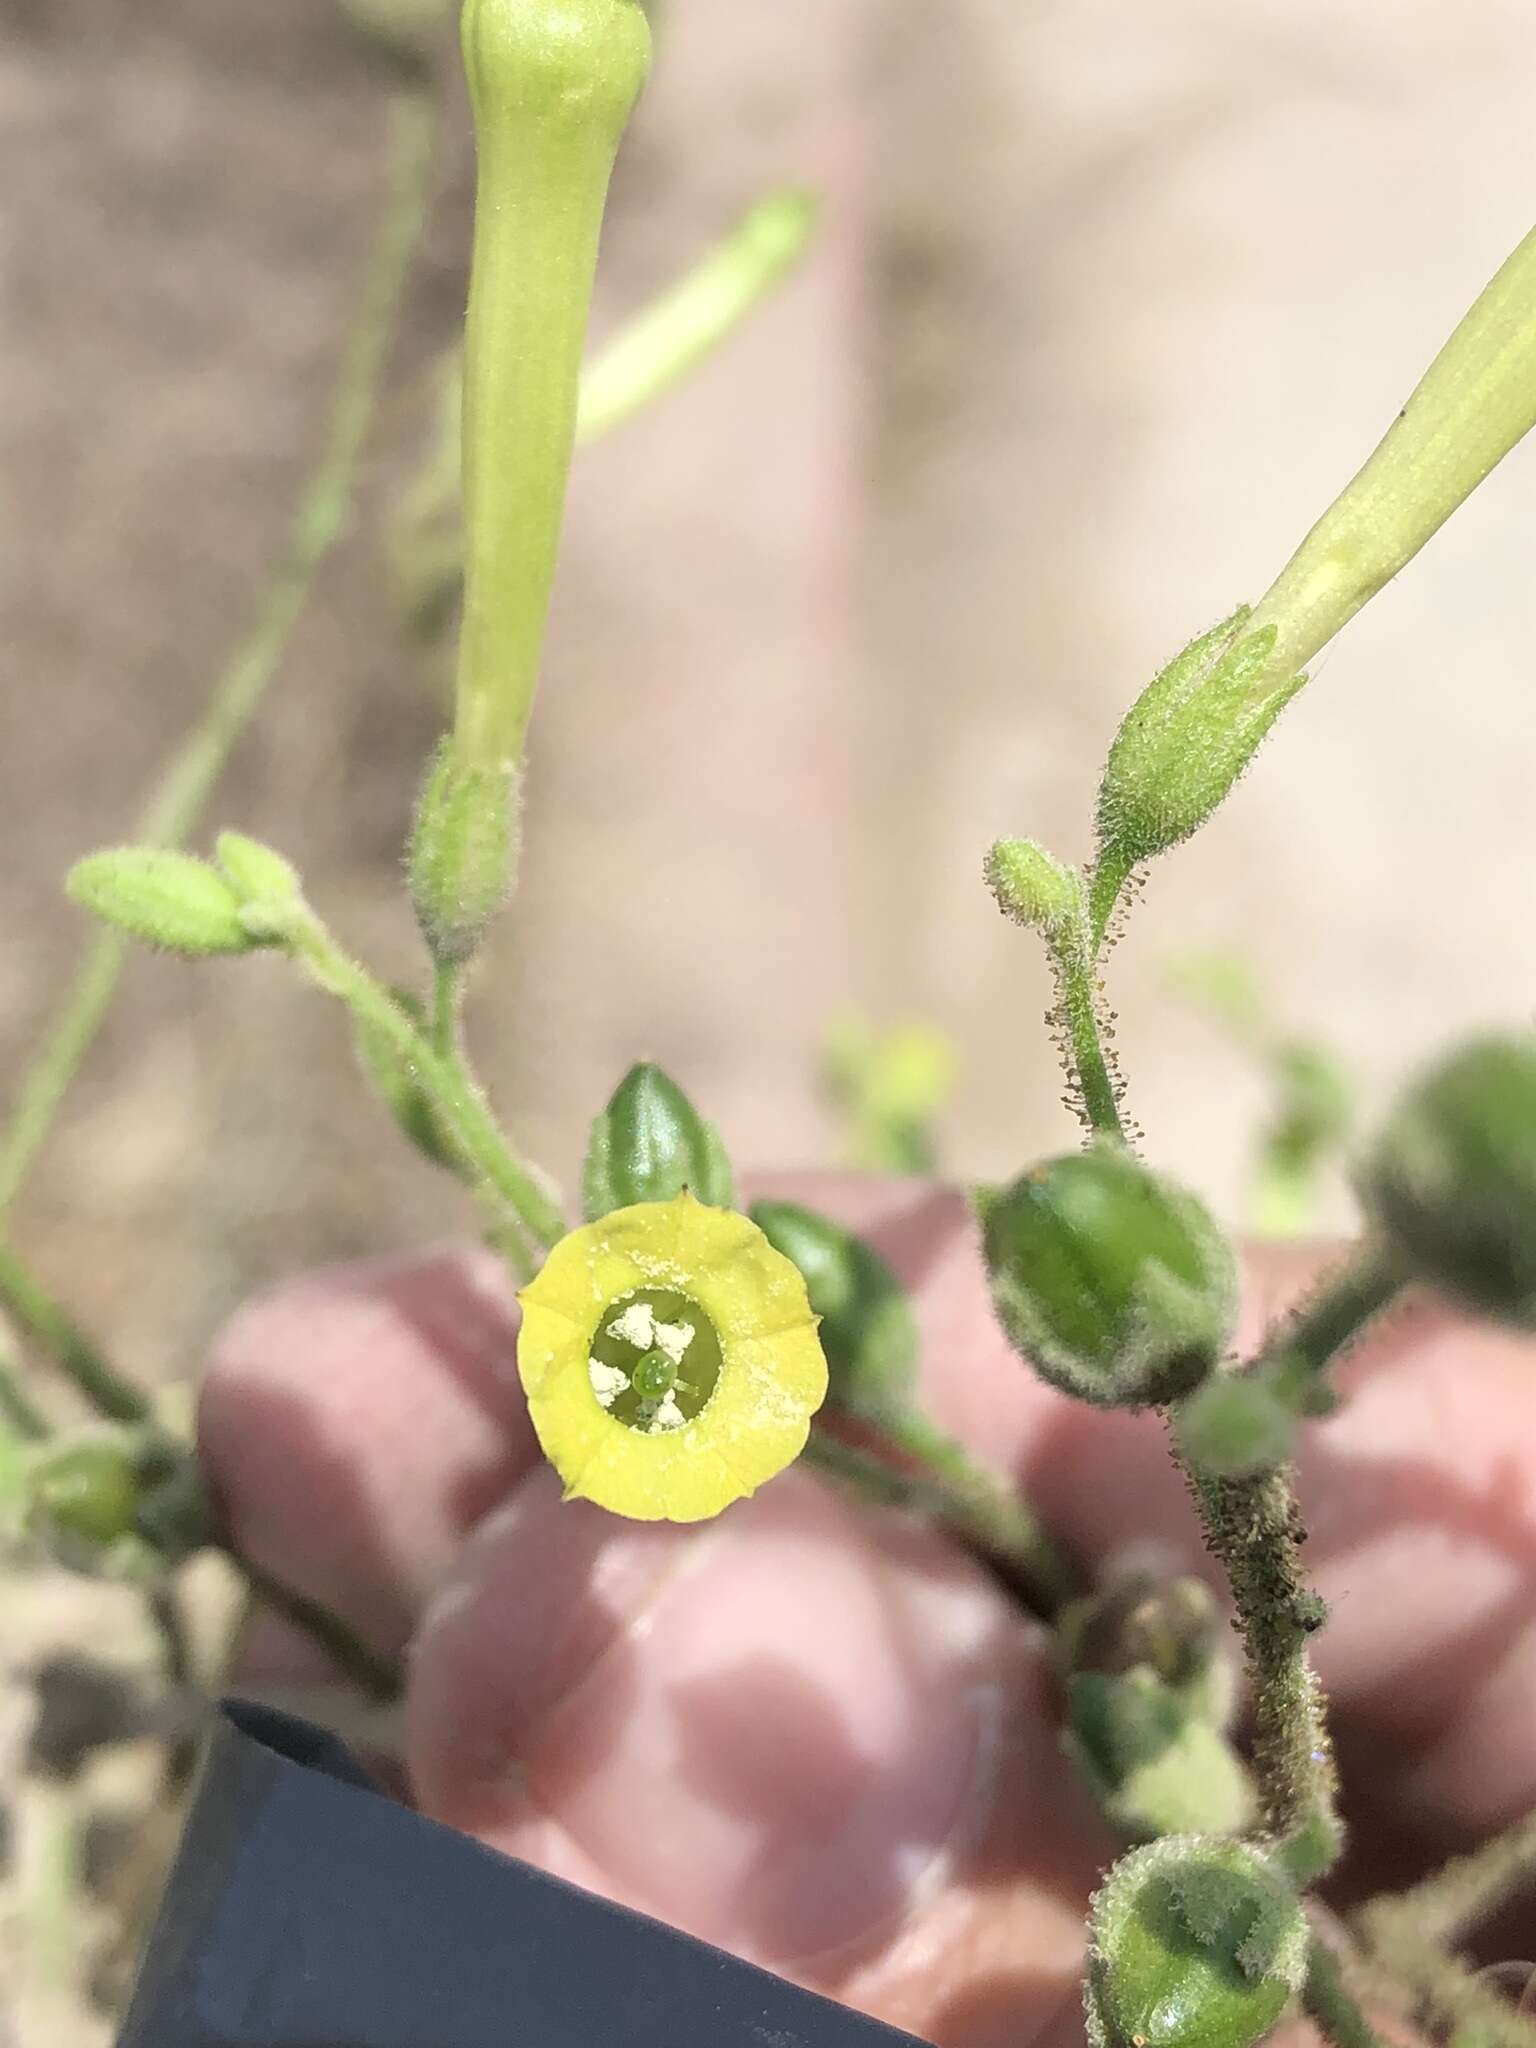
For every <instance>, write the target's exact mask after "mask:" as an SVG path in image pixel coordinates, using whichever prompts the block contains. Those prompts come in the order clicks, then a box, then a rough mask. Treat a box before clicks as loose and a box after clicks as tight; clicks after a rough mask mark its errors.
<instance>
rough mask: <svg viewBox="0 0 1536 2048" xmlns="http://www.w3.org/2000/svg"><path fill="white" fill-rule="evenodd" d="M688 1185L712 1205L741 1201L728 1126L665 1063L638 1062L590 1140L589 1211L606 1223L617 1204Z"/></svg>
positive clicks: (584, 1186) (584, 1179) (659, 1198)
mask: <svg viewBox="0 0 1536 2048" xmlns="http://www.w3.org/2000/svg"><path fill="white" fill-rule="evenodd" d="M685 1189H686V1190H687V1192H688V1193H689V1194H691V1195H692V1196H693V1197H694V1198H695V1200H697V1201H700V1202H703V1203H704V1204H705V1206H706V1207H707V1208H711V1209H729V1208H730V1207H731V1206H732V1205H733V1203H734V1202H735V1199H736V1191H735V1186H734V1183H733V1180H732V1175H731V1162H730V1159H729V1158H728V1156H727V1154H726V1150H725V1146H724V1143H723V1142H722V1140H721V1137H720V1133H719V1132H718V1131H717V1130H716V1129H715V1127H714V1125H713V1124H710V1123H706V1122H705V1121H704V1119H703V1117H701V1116H700V1115H699V1113H698V1111H697V1110H696V1109H695V1108H694V1106H693V1104H692V1103H691V1102H690V1101H689V1100H688V1097H687V1096H686V1095H685V1094H684V1093H683V1091H682V1089H681V1088H679V1087H678V1085H677V1083H676V1082H675V1081H674V1080H672V1079H671V1078H670V1077H669V1076H668V1075H666V1074H664V1073H663V1072H662V1070H661V1068H660V1067H656V1066H651V1065H649V1064H648V1063H646V1064H641V1065H639V1066H635V1067H631V1068H630V1070H629V1072H628V1073H627V1074H626V1075H625V1076H624V1079H623V1080H622V1081H621V1082H620V1083H619V1085H618V1087H617V1088H616V1089H615V1090H614V1092H613V1095H612V1098H611V1099H610V1101H609V1104H608V1107H607V1108H606V1109H605V1110H604V1111H603V1113H602V1115H601V1116H600V1117H598V1118H596V1119H595V1120H594V1122H593V1125H592V1132H591V1136H590V1137H589V1138H588V1140H587V1157H586V1163H585V1165H584V1166H583V1168H582V1176H581V1195H582V1210H583V1213H584V1215H585V1216H586V1219H587V1221H588V1222H589V1223H598V1222H600V1221H601V1220H602V1218H603V1217H604V1216H609V1215H611V1214H612V1213H613V1211H614V1210H615V1209H628V1208H631V1207H633V1205H634V1204H635V1203H637V1202H670V1201H673V1200H675V1199H676V1197H677V1196H678V1195H680V1194H682V1193H683V1191H684V1190H685Z"/></svg>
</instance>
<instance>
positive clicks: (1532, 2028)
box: [1357, 1906, 1536, 2048]
mask: <svg viewBox="0 0 1536 2048" xmlns="http://www.w3.org/2000/svg"><path fill="white" fill-rule="evenodd" d="M1357 1924H1358V1927H1359V1932H1360V1934H1361V1937H1362V1941H1363V1945H1364V1947H1365V1949H1366V1953H1367V1958H1368V1961H1369V1964H1370V1967H1371V1969H1372V1972H1373V1974H1374V1975H1375V1976H1377V1977H1379V1979H1380V1981H1381V1983H1382V1985H1383V1988H1384V1989H1388V1990H1389V1991H1390V1993H1392V1994H1394V1995H1396V1996H1397V1997H1399V1998H1401V1997H1402V1995H1403V1993H1404V1991H1406V1992H1407V1993H1408V1994H1409V2002H1410V2005H1411V2014H1410V2016H1411V2017H1412V2018H1414V2019H1417V2020H1418V2021H1420V2022H1421V2023H1422V2024H1424V2025H1426V2026H1427V2027H1429V2028H1433V2029H1434V2030H1435V2032H1436V2033H1437V2034H1439V2033H1442V2032H1443V2033H1444V2034H1445V2035H1448V2036H1449V2037H1450V2038H1451V2039H1452V2040H1453V2041H1456V2042H1465V2043H1468V2044H1471V2043H1475V2044H1476V2048H1536V2017H1532V2016H1530V2015H1523V2014H1521V2013H1519V2012H1516V2011H1515V2009H1514V2008H1513V2007H1512V2006H1511V2005H1510V2003H1509V2001H1508V1999H1506V1998H1505V1997H1504V1996H1503V1995H1502V1994H1501V1993H1500V1992H1499V1991H1498V1990H1496V1989H1495V1988H1494V1986H1493V1985H1491V1984H1490V1983H1489V1982H1488V1980H1487V1978H1486V1977H1485V1976H1484V1974H1483V1972H1482V1971H1480V1970H1476V1969H1473V1968H1472V1967H1471V1966H1470V1965H1469V1964H1467V1963H1463V1962H1461V1961H1460V1960H1459V1959H1458V1958H1457V1957H1455V1956H1449V1955H1447V1954H1446V1953H1445V1951H1444V1949H1442V1948H1439V1947H1437V1946H1436V1945H1435V1943H1434V1942H1431V1941H1426V1940H1425V1939H1424V1938H1423V1936H1422V1935H1421V1934H1420V1933H1419V1931H1418V1929H1417V1927H1416V1926H1414V1925H1413V1924H1412V1923H1406V1924H1403V1925H1399V1924H1398V1922H1397V1921H1396V1920H1395V1919H1394V1918H1393V1916H1392V1915H1391V1914H1390V1913H1388V1914H1386V1915H1385V1917H1383V1916H1382V1915H1381V1914H1380V1913H1379V1912H1378V1910H1377V1908H1376V1907H1375V1906H1371V1907H1368V1908H1366V1909H1365V1910H1364V1911H1363V1912H1362V1913H1361V1914H1360V1916H1359V1918H1358V1923H1357Z"/></svg>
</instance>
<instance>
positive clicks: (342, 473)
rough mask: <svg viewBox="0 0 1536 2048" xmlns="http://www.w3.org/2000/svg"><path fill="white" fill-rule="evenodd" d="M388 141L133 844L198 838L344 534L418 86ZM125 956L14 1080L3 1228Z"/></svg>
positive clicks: (427, 108)
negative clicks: (339, 337)
mask: <svg viewBox="0 0 1536 2048" xmlns="http://www.w3.org/2000/svg"><path fill="white" fill-rule="evenodd" d="M392 130H393V140H392V144H391V170H390V193H389V198H388V201H387V202H386V206H385V213H384V219H383V222H382V224H381V226H380V229H379V232H378V236H377V239H376V241H375V243H374V247H373V250H372V253H371V254H370V256H369V259H368V263H367V269H366V273H365V277H364V282H363V290H362V296H361V299H360V302H359V306H358V312H357V316H356V321H355V325H354V327H353V331H352V334H351V338H350V340H349V341H348V343H347V346H346V349H345V353H344V355H343V357H342V363H341V369H340V373H339V376H338V380H337V386H336V395H335V398H334V400H333V402H332V409H331V418H330V424H329V427H328V429H327V432H326V437H325V444H324V447H323V449H322V451H321V454H320V457H319V460H318V462H317V463H316V465H315V467H314V469H313V470H312V472H311V473H310V476H309V478H308V480H307V481H306V483H305V485H304V488H303V491H302V494H301V496H300V500H299V504H298V507H297V510H296V512H295V514H294V518H293V522H292V526H291V528H290V531H289V536H288V540H287V544H286V547H285V549H284V552H283V555H282V557H281V560H280V561H279V563H278V566H277V569H276V571H275V573H274V575H273V578H272V581H271V583H270V584H269V586H268V588H267V591H266V594H265V596H264V597H263V598H262V600H261V604H260V606H259V608H258V610H257V613H256V616H255V618H254V620H253V621H252V624H251V626H250V629H249V631H248V632H247V633H246V635H245V638H244V639H243V640H242V641H241V642H240V643H239V645H238V646H237V647H236V648H235V650H234V652H233V653H232V654H231V656H230V658H229V662H228V664H227V665H226V667H225V668H224V670H223V672H222V673H221V674H220V676H219V677H218V679H217V680H216V682H215V683H214V685H213V688H212V690H211V691H210V693H209V696H208V700H207V704H206V707H205V709H204V711H203V714H202V716H201V718H200V719H199V720H198V723H197V724H196V725H195V726H194V727H193V729H192V731H191V732H190V733H189V734H188V735H187V737H186V738H185V739H184V740H183V742H182V744H181V746H180V747H179V748H178V749H177V752H176V753H175V755H174V756H173V757H172V759H171V760H170V762H169V763H168V764H167V766H166V767H165V769H164V771H163V772H162V774H161V776H160V779H159V781H158V782H157V784H156V785H155V788H154V789H153V791H152V792H151V794H150V797H149V800H148V802H147V803H146V804H145V806H144V809H143V811H142V812H141V813H140V816H139V819H138V822H137V824H136V826H135V828H134V833H133V837H134V838H135V839H136V840H137V841H138V842H140V843H142V844H147V845H157V846H169V847H178V846H181V845H182V844H184V842H185V841H186V839H187V838H188V836H189V835H190V834H191V832H192V831H193V829H194V828H195V827H196V825H197V823H198V821H199V819H200V818H201V817H202V814H203V811H204V809H205V808H206V806H207V803H208V800H209V798H210V797H211V795H212V794H213V791H214V789H215V787H216V786H217V784H218V782H219V779H220V777H221V776H222V774H223V772H224V768H225V765H226V763H227V762H228V760H229V757H230V754H231V753H232V752H233V750H234V747H235V745H236V744H237V742H238V741H239V740H240V739H241V737H242V736H243V735H244V733H245V732H246V730H247V728H248V727H249V725H250V723H251V720H252V719H253V717H254V716H255V714H256V712H257V711H258V709H259V708H260V706H261V703H262V700H263V699H264V697H265V696H266V693H267V690H268V688H269V686H270V684H271V683H272V681H273V679H274V677H275V676H276V674H277V672H278V669H279V667H280V665H281V663H282V659H283V656H284V654H285V653H286V651H287V648H288V643H289V640H290V639H291V637H292V634H293V630H294V627H295V626H296V624H297V623H298V620H299V618H300V616H301V614H302V613H303V610H304V607H305V604H306V602H307V600H308V598H309V594H310V591H311V589H312V588H313V586H314V582H315V578H316V576H317V575H318V573H319V571H320V569H321V567H322V565H323V564H324V562H325V560H326V558H327V557H328V556H329V555H330V553H331V551H332V549H333V548H334V546H335V545H336V542H337V541H338V540H339V538H340V537H341V534H342V532H343V530H344V527H345V524H346V517H347V508H348V506H349V504H350V502H351V497H352V490H353V485H354V482H355V479H356V475H357V468H358V462H359V459H360V457H361V454H362V449H363V445H364V442H365V440H366V438H367V435H368V431H369V429H370V427H371V425H372V423H373V418H374V415H375V412H376V410H377V406H378V397H379V387H380V383H381V380H382V376H383V369H384V363H385V359H386V356H387V354H388V350H389V344H390V340H391V337H392V335H393V332H394V327H395V316H396V311H397V308H398V305H399V301H400V295H401V292H402V290H403V288H404V284H405V278H406V274H407V271H408V269H409V267H410V263H411V259H412V256H413V254H414V252H415V249H416V246H417V243H418V241H419V239H420V235H421V230H422V226H423V223H424V220H425V217H426V205H427V194H428V187H429V179H430V173H431V168H432V159H433V146H434V141H435V136H436V130H437V114H436V109H435V105H434V104H433V101H432V100H431V98H430V97H429V94H428V91H427V89H426V88H425V87H418V88H413V89H411V90H408V91H405V92H403V93H402V94H401V95H400V96H399V97H398V98H397V100H396V103H395V105H394V108H393V112H392ZM128 946H129V941H128V940H127V939H126V938H124V937H123V936H122V934H121V933H118V932H114V931H103V932H99V933H98V934H96V935H95V936H94V937H93V938H91V939H90V940H89V941H88V942H87V944H86V946H85V949H84V951H83V952H82V954H81V956H80V960H79V963H78V965H77V966H76V969H75V972H74V975H73V977H72V979H71V981H70V983H69V985H68V987H67V988H66V990H65V992H64V995H63V997H62V998H61V1000H60V1002H59V1004H58V1007H57V1008H56V1009H55V1011H54V1012H53V1015H52V1017H51V1019H50V1020H49V1023H48V1025H47V1027H46V1029H45V1031H44V1034H43V1038H42V1042H41V1044H40V1046H39V1048H38V1050H37V1052H36V1053H35V1055H34V1056H33V1058H32V1060H31V1062H30V1063H29V1065H28V1067H27V1070H26V1072H25V1073H24V1074H23V1076H22V1080H21V1085H20V1088H19V1089H18V1091H17V1095H16V1100H15V1104H14V1107H13V1109H12V1113H11V1117H10V1121H9V1125H8V1127H7V1129H6V1132H5V1135H4V1138H3V1140H0V1230H3V1228H4V1225H5V1221H6V1219H7V1218H8V1217H9V1215H10V1213H11V1211H12V1210H13V1209H14V1207H15V1204H16V1201H17V1198H18V1197H19V1195H20V1194H21V1191H22V1189H23V1188H24V1186H25V1185H26V1182H27V1180H28V1178H29V1176H30V1174H31V1172H32V1169H33V1167H34V1165H35V1164H36V1162H37V1159H38V1157H39V1155H40V1153H41V1152H42V1149H43V1147H44V1145H45V1144H46V1143H47V1140H48V1136H49V1133H50V1132H51V1130H52V1129H53V1126H54V1123H55V1121H56V1119H57V1117H58V1114H59V1111H60V1109H61V1108H62V1106H63V1102H64V1098H65V1096H66V1095H67V1094H68V1092H69V1089H70V1087H71V1085H72V1084H73V1082H74V1079H75V1076H76V1075H77V1074H78V1072H79V1071H80V1068H81V1066H82V1064H83V1063H84V1061H85V1058H86V1055H87V1054H88V1053H89V1051H90V1049H91V1047H92V1045H93V1044H94V1043H95V1040H96V1036H97V1034H98V1032H99V1031H100V1029H101V1026H102V1023H103V1020H104V1019H105V1017H106V1014H107V1011H108V1009H109V1008H110V1006H111V1002H112V997H113V995H114V993H115V991H116V988H117V984H118V979H119V977H120V975H121V973H122V968H123V962H124V959H125V957H126V955H127V951H128Z"/></svg>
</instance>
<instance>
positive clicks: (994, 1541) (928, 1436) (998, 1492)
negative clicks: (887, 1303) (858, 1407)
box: [883, 1410, 1083, 1621]
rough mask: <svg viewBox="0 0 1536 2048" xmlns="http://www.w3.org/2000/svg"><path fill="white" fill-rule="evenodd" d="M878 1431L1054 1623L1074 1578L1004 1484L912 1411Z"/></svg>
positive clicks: (1073, 1589) (1076, 1585)
mask: <svg viewBox="0 0 1536 2048" xmlns="http://www.w3.org/2000/svg"><path fill="white" fill-rule="evenodd" d="M883 1429H884V1433H885V1435H886V1436H887V1437H888V1438H889V1439H890V1442H891V1443H892V1445H893V1446H894V1447H895V1448H896V1449H897V1450H899V1451H902V1452H904V1453H905V1454H906V1456H908V1457H909V1458H912V1459H915V1460H916V1462H917V1463H918V1464H920V1465H922V1466H923V1467H924V1469H925V1470H926V1471H927V1472H928V1473H929V1474H931V1475H932V1477H933V1478H934V1479H935V1480H937V1481H938V1482H939V1484H940V1485H941V1486H942V1487H943V1488H944V1489H945V1492H946V1496H947V1497H948V1499H949V1500H950V1501H951V1503H952V1508H951V1511H950V1515H949V1519H950V1520H952V1521H953V1520H956V1519H957V1518H963V1520H964V1523H965V1526H966V1528H967V1530H968V1532H969V1533H970V1534H971V1536H972V1537H973V1538H974V1540H975V1541H976V1542H978V1543H979V1544H980V1545H981V1547H982V1548H983V1549H985V1550H988V1551H990V1552H992V1553H993V1554H994V1555H995V1556H997V1557H999V1558H1005V1559H1006V1560H1007V1562H1008V1564H1009V1567H1010V1569H1011V1570H1012V1572H1013V1574H1014V1575H1015V1576H1016V1577H1017V1578H1018V1579H1019V1580H1020V1581H1022V1585H1023V1590H1025V1591H1026V1593H1027V1594H1028V1596H1029V1604H1030V1606H1031V1607H1032V1608H1033V1609H1034V1611H1035V1612H1036V1613H1037V1614H1039V1615H1040V1616H1041V1617H1042V1619H1044V1620H1046V1621H1050V1620H1053V1619H1054V1618H1055V1617H1056V1615H1057V1614H1059V1613H1060V1612H1061V1610H1062V1608H1063V1607H1065V1606H1066V1604H1067V1603H1068V1601H1070V1600H1075V1599H1076V1598H1077V1597H1078V1595H1079V1594H1080V1593H1081V1592H1082V1590H1083V1589H1082V1585H1081V1583H1080V1582H1079V1580H1078V1578H1077V1575H1076V1574H1075V1572H1074V1571H1073V1570H1072V1567H1071V1566H1070V1565H1069V1564H1068V1563H1067V1561H1066V1559H1065V1558H1064V1557H1063V1556H1062V1554H1061V1552H1060V1551H1059V1550H1058V1549H1057V1548H1056V1545H1055V1544H1054V1543H1053V1542H1052V1541H1051V1539H1050V1537H1049V1536H1048V1535H1047V1534H1046V1532H1045V1530H1044V1528H1043V1527H1042V1526H1041V1524H1040V1522H1039V1520H1038V1519H1037V1518H1036V1516H1035V1515H1034V1513H1033V1512H1032V1510H1031V1509H1030V1507H1029V1505H1028V1503H1027V1502H1025V1501H1024V1500H1022V1499H1021V1498H1020V1496H1019V1495H1018V1494H1017V1493H1015V1492H1014V1490H1013V1488H1012V1487H1011V1486H1009V1485H1008V1484H1007V1483H1006V1481H1004V1480H1003V1479H1001V1478H1000V1477H999V1476H998V1475H997V1474H996V1473H995V1472H989V1471H988V1470H987V1469H986V1467H985V1466H983V1465H978V1464H977V1463H976V1461H975V1459H974V1458H972V1456H971V1454H970V1453H969V1451H967V1450H966V1448H965V1446H964V1445H963V1444H961V1443H957V1442H956V1440H955V1439H954V1438H953V1437H952V1436H950V1435H948V1434H947V1433H946V1432H945V1431H944V1430H942V1429H940V1428H939V1427H938V1426H937V1425H936V1424H935V1423H933V1422H930V1421H929V1419H928V1417H927V1416H926V1415H922V1414H919V1413H918V1412H917V1411H916V1410H909V1411H908V1412H907V1413H905V1414H903V1415H900V1416H897V1417H894V1418H892V1419H891V1420H890V1421H888V1422H886V1423H885V1424H884V1425H883Z"/></svg>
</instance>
